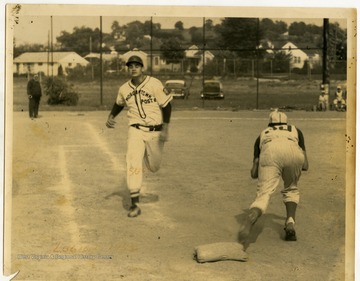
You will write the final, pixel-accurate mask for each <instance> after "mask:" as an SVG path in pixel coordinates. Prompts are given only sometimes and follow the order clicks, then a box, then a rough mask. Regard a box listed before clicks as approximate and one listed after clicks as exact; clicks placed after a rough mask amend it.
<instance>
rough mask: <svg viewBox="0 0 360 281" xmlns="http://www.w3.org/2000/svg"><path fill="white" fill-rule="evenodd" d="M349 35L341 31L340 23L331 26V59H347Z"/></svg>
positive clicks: (329, 45)
mask: <svg viewBox="0 0 360 281" xmlns="http://www.w3.org/2000/svg"><path fill="white" fill-rule="evenodd" d="M346 42H347V34H346V30H343V29H341V27H340V25H339V23H337V22H336V23H330V24H329V44H328V52H329V57H330V58H331V59H333V60H346V58H347V52H346V49H347V43H346Z"/></svg>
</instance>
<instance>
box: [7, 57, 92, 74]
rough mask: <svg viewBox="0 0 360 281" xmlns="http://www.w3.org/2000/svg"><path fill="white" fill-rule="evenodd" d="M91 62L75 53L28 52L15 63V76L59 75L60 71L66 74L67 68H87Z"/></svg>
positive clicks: (16, 59) (17, 58)
mask: <svg viewBox="0 0 360 281" xmlns="http://www.w3.org/2000/svg"><path fill="white" fill-rule="evenodd" d="M88 63H89V62H88V61H87V60H86V59H84V58H82V57H81V56H80V55H78V54H77V53H75V52H52V53H51V52H26V53H23V54H21V55H20V56H18V57H16V58H15V59H14V61H13V65H14V67H13V73H14V74H18V75H21V74H35V73H40V72H43V73H44V74H45V75H47V76H50V75H55V76H56V75H58V73H59V71H61V70H60V69H62V71H63V73H64V74H66V69H67V68H74V67H76V66H77V65H81V66H86V65H87V64H88Z"/></svg>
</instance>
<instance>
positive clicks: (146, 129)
mask: <svg viewBox="0 0 360 281" xmlns="http://www.w3.org/2000/svg"><path fill="white" fill-rule="evenodd" d="M130 126H131V127H134V128H136V129H139V130H142V131H144V132H154V131H161V129H162V125H161V124H160V125H154V126H146V125H141V124H131V125H130Z"/></svg>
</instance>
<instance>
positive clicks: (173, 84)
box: [165, 80, 190, 99]
mask: <svg viewBox="0 0 360 281" xmlns="http://www.w3.org/2000/svg"><path fill="white" fill-rule="evenodd" d="M165 88H166V89H167V91H168V92H169V94H171V95H173V97H174V98H182V99H187V98H188V96H189V94H190V93H189V88H188V87H187V85H186V81H185V80H168V81H166V82H165Z"/></svg>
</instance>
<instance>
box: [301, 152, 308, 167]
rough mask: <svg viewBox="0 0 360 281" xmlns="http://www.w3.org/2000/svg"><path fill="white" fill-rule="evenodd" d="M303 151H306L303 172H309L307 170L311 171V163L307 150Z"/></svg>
mask: <svg viewBox="0 0 360 281" xmlns="http://www.w3.org/2000/svg"><path fill="white" fill-rule="evenodd" d="M303 151H304V157H305V160H304V164H303V166H302V170H303V171H307V170H308V169H309V162H308V158H307V154H306V150H303Z"/></svg>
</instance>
